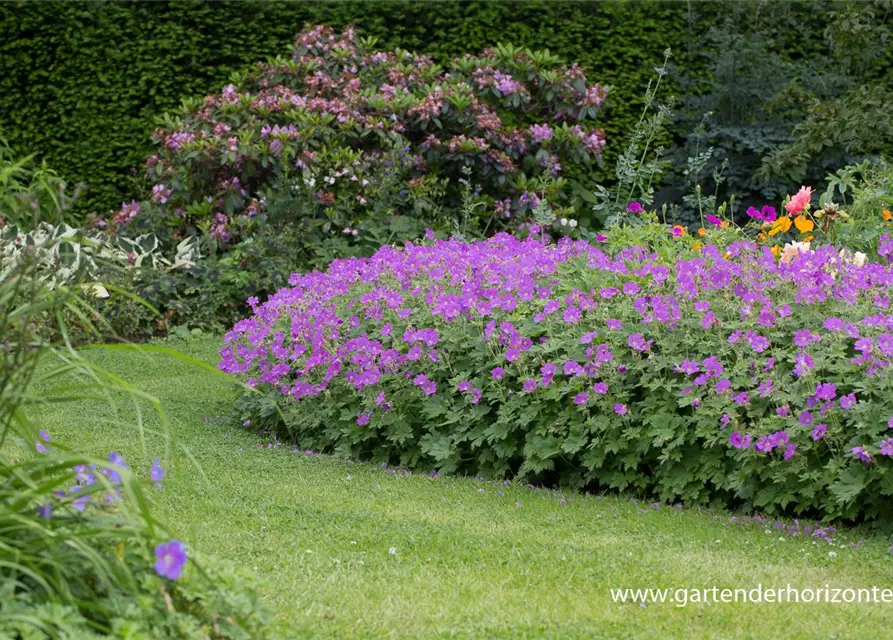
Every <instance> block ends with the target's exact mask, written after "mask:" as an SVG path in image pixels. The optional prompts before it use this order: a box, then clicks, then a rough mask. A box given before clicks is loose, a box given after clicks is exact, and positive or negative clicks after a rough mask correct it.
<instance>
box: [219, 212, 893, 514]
mask: <svg viewBox="0 0 893 640" xmlns="http://www.w3.org/2000/svg"><path fill="white" fill-rule="evenodd" d="M662 229H663V231H661V233H662V235H664V236H669V234H667V233H666V230H665V228H662ZM637 235H638V236H639V237H646V236H647V235H648V229H644V228H639V229H637ZM691 241H692V239H690V238H688V237H681V238H677V239H676V240H668V241H666V242H663V243H661V242H658V243H655V244H654V248H645V247H641V246H626V247H618V248H616V249H613V250H612V249H608V248H607V247H609V246H610V245H609V244H608V245H600V246H592V245H590V244H588V243H586V242H584V241H573V240H570V239H567V238H565V239H563V240H561V241H559V242H558V243H557V244H544V243H543V242H542V241H541V240H540V239H538V238H536V237H531V238H529V239H527V240H518V239H515V238H513V237H510V236H508V235H506V234H499V235H497V236H496V237H493V238H491V239H489V240H487V241H481V242H475V243H471V244H467V243H462V242H459V241H456V240H450V241H433V242H429V243H424V244H412V243H409V244H407V245H406V246H405V247H404V248H402V249H399V248H392V247H382V248H381V250H380V251H378V252H377V253H376V254H375V255H374V256H372V257H371V258H368V259H350V260H339V261H335V262H333V263H332V265H331V266H330V268H329V269H328V271H326V272H325V273H320V272H315V273H311V274H306V275H301V274H295V275H294V276H292V279H291V285H292V287H291V288H290V289H283V290H281V291H279V292H278V293H277V294H275V295H274V296H272V297H271V298H270V299H269V300H268V301H267V302H265V303H263V304H260V303H259V302H258V301H257V300H251V301H250V303H251V304H252V307H253V310H254V315H253V316H252V317H250V318H247V319H245V320H242V321H240V322H239V323H237V324H236V325H235V327H234V328H233V329H232V331H230V332H229V333H228V334H227V335H226V336H225V346H224V348H223V349H222V352H221V355H222V360H221V362H220V368H221V369H222V370H224V371H227V372H230V373H234V374H239V375H240V376H243V377H244V378H246V379H247V381H248V384H250V385H255V386H258V387H260V388H261V389H265V390H267V394H266V396H265V397H264V398H263V400H261V401H257V400H243V401H242V403H241V408H242V410H243V411H244V415H243V416H242V419H243V420H251V421H252V424H254V425H259V426H266V427H268V428H278V429H280V430H282V431H283V432H287V434H288V435H290V436H291V437H293V438H294V439H296V440H297V441H298V442H299V443H300V445H301V446H302V447H305V448H309V449H313V450H319V451H331V452H334V453H336V454H338V455H342V456H358V457H363V458H373V459H376V460H382V461H388V462H389V463H392V464H400V465H407V466H413V467H421V468H428V469H436V470H440V471H444V472H462V473H470V474H472V473H473V474H482V475H486V476H491V477H493V476H495V477H501V476H505V475H508V474H520V475H521V476H523V477H526V478H529V479H531V480H537V481H544V482H561V483H564V484H569V485H572V486H586V487H589V488H602V489H604V488H616V489H627V490H633V491H636V492H642V493H650V494H654V495H656V496H658V497H660V498H662V499H665V500H676V499H683V500H685V501H689V502H693V503H704V502H709V501H721V502H724V503H727V504H732V505H736V506H743V507H745V508H752V509H758V510H764V511H769V512H788V513H813V514H816V513H817V514H821V515H823V516H826V517H843V518H850V519H866V520H878V519H881V518H883V517H887V518H889V516H890V515H891V507H893V499H891V496H893V474H891V469H893V464H891V463H893V381H891V376H890V368H889V366H890V361H891V358H893V315H890V313H889V303H890V294H891V289H893V271H891V267H890V264H889V260H890V259H891V257H893V255H891V254H893V250H891V251H887V252H885V255H883V256H882V258H881V260H882V262H863V261H862V260H854V259H853V258H852V257H851V256H850V255H849V254H847V252H845V251H844V252H840V251H839V250H838V249H836V248H834V247H832V246H823V247H820V248H817V249H815V250H808V249H804V250H802V251H800V252H798V251H796V250H795V251H793V252H791V251H789V250H788V251H785V252H784V253H783V254H782V255H781V256H780V257H776V256H775V255H774V254H773V252H772V250H771V249H770V248H769V247H765V246H760V245H758V244H756V243H754V242H751V241H749V240H738V241H735V242H733V243H731V244H730V245H728V246H727V247H725V248H718V247H717V246H714V245H709V244H708V245H706V246H704V245H703V244H702V243H701V242H700V241H699V242H697V243H693V244H691V245H688V244H687V243H689V242H691ZM668 243H674V244H672V245H668ZM683 244H685V245H687V246H689V247H690V248H689V249H682V248H681V247H682V245H683ZM888 248H893V244H891V247H888ZM277 404H278V405H281V406H282V407H283V408H284V415H285V423H284V424H282V423H281V422H280V421H279V419H278V418H277V417H276V414H275V413H274V411H273V408H274V407H275V406H276V405H277Z"/></svg>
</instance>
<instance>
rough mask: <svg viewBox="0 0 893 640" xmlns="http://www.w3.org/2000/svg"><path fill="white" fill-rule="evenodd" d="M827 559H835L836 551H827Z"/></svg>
mask: <svg viewBox="0 0 893 640" xmlns="http://www.w3.org/2000/svg"><path fill="white" fill-rule="evenodd" d="M828 557H829V558H836V557H837V552H836V551H829V552H828Z"/></svg>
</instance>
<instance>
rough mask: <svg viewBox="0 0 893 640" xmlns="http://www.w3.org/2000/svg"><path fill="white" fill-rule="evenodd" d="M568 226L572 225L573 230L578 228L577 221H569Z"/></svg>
mask: <svg viewBox="0 0 893 640" xmlns="http://www.w3.org/2000/svg"><path fill="white" fill-rule="evenodd" d="M568 224H569V225H570V227H571V229H573V228H574V227H576V226H577V221H576V220H569V221H568Z"/></svg>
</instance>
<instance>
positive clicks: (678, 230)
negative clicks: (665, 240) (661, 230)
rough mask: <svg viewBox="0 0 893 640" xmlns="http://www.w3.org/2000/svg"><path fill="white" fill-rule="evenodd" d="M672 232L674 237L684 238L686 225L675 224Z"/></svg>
mask: <svg viewBox="0 0 893 640" xmlns="http://www.w3.org/2000/svg"><path fill="white" fill-rule="evenodd" d="M671 233H672V234H673V237H674V238H682V237H684V236H685V227H683V226H682V225H679V224H676V225H673V228H672V230H671Z"/></svg>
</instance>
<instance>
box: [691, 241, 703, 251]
mask: <svg viewBox="0 0 893 640" xmlns="http://www.w3.org/2000/svg"><path fill="white" fill-rule="evenodd" d="M691 248H692V249H694V250H695V251H703V250H704V243H703V242H695V243H694V244H693V245H691Z"/></svg>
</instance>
